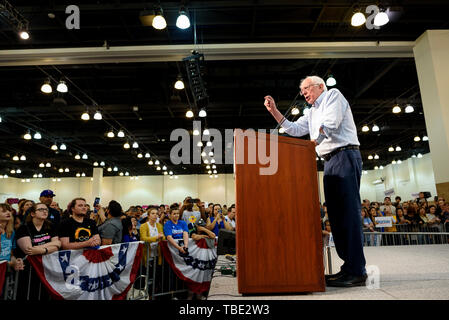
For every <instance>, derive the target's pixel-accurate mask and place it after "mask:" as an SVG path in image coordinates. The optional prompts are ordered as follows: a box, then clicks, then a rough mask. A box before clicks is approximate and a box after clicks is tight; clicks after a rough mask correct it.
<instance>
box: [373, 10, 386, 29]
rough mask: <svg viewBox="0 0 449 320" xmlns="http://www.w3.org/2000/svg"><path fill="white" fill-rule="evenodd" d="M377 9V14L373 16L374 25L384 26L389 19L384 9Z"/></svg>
mask: <svg viewBox="0 0 449 320" xmlns="http://www.w3.org/2000/svg"><path fill="white" fill-rule="evenodd" d="M379 9H380V12H379V13H378V14H376V16H375V17H374V25H375V26H377V27H381V26H384V25H386V24H387V23H388V22H389V21H390V19H389V18H388V15H387V13H386V12H385V10H384V9H382V8H379Z"/></svg>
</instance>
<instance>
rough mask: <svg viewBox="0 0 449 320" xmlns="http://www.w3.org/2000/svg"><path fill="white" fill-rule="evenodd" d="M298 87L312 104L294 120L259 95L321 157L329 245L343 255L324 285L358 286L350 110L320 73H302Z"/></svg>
mask: <svg viewBox="0 0 449 320" xmlns="http://www.w3.org/2000/svg"><path fill="white" fill-rule="evenodd" d="M299 89H300V90H301V91H300V94H301V95H302V96H304V98H305V100H306V102H307V103H308V104H310V105H311V106H312V108H310V112H309V113H308V114H306V115H303V116H302V117H300V118H299V119H298V120H296V121H295V122H291V121H288V120H287V119H285V117H284V116H283V115H282V114H281V113H280V112H279V110H278V109H277V107H276V103H275V101H274V99H273V98H272V97H271V96H266V97H265V103H264V104H265V107H266V108H267V110H268V111H269V112H270V113H271V114H272V115H273V117H274V118H275V119H276V121H277V122H278V123H279V124H280V125H281V126H282V127H283V128H284V129H285V132H287V133H288V134H289V135H291V136H299V137H300V136H304V135H306V134H309V135H310V138H311V139H312V141H313V142H314V143H315V145H316V152H317V154H318V156H320V157H322V158H324V160H325V163H324V195H325V198H326V205H327V212H328V216H329V221H330V224H331V228H332V235H333V237H334V243H335V248H336V250H337V253H338V256H339V257H340V258H341V259H342V260H343V261H344V264H343V265H342V266H341V270H340V272H338V273H337V274H334V275H326V285H327V286H332V287H354V286H363V285H365V282H366V277H367V276H366V269H365V263H366V262H365V256H364V254H363V232H362V224H361V222H360V219H361V218H360V212H361V202H360V193H359V191H360V178H361V173H362V158H361V155H360V151H359V145H360V143H359V140H358V138H357V129H356V126H355V123H354V119H353V116H352V112H351V109H350V107H349V103H348V101H347V100H346V99H345V97H344V96H343V95H342V94H341V92H340V91H339V90H338V89H330V90H327V88H326V84H325V83H324V80H323V79H321V78H320V77H317V76H309V77H307V78H305V79H304V80H302V81H301V84H300V87H299ZM317 214H318V213H317Z"/></svg>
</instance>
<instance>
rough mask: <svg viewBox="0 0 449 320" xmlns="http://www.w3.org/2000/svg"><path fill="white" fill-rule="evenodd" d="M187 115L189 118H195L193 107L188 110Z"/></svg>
mask: <svg viewBox="0 0 449 320" xmlns="http://www.w3.org/2000/svg"><path fill="white" fill-rule="evenodd" d="M186 117H187V118H193V111H192V110H191V109H189V110H188V111H187V112H186Z"/></svg>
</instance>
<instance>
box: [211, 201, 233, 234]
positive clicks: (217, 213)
mask: <svg viewBox="0 0 449 320" xmlns="http://www.w3.org/2000/svg"><path fill="white" fill-rule="evenodd" d="M206 227H207V229H209V230H211V231H213V232H214V233H215V235H216V236H217V237H218V233H219V231H220V229H226V230H232V226H231V224H230V223H228V222H226V221H225V219H224V217H223V213H222V209H221V205H220V204H218V203H217V204H215V205H214V207H213V212H212V216H211V217H209V218H207V225H206Z"/></svg>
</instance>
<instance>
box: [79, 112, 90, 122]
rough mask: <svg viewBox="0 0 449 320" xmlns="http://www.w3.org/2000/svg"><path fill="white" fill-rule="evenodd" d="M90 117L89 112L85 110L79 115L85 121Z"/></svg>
mask: <svg viewBox="0 0 449 320" xmlns="http://www.w3.org/2000/svg"><path fill="white" fill-rule="evenodd" d="M89 119H90V116H89V112H88V111H86V112H84V113H83V114H82V115H81V120H84V121H87V120H89Z"/></svg>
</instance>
